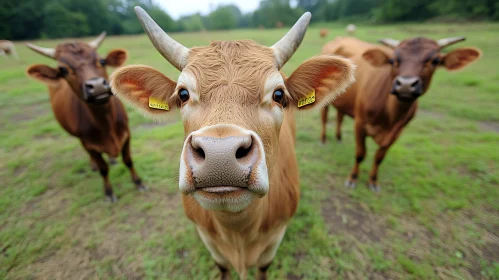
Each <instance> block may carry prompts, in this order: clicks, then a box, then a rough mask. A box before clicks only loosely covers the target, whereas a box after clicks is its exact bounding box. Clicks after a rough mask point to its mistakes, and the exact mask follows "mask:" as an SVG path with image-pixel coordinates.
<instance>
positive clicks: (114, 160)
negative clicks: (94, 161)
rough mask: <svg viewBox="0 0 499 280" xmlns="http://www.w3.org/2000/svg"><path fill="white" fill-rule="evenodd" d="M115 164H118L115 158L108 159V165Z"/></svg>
mask: <svg viewBox="0 0 499 280" xmlns="http://www.w3.org/2000/svg"><path fill="white" fill-rule="evenodd" d="M116 163H118V162H117V161H116V158H112V157H110V158H109V164H111V165H115V164H116Z"/></svg>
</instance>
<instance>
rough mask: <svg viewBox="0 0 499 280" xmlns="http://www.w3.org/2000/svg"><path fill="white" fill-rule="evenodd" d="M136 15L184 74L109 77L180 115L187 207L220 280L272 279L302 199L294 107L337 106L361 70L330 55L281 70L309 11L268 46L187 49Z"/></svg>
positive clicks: (139, 100)
mask: <svg viewBox="0 0 499 280" xmlns="http://www.w3.org/2000/svg"><path fill="white" fill-rule="evenodd" d="M135 11H136V13H137V15H138V17H139V19H140V21H141V23H142V25H143V27H144V29H145V30H146V33H147V35H148V36H149V38H150V39H151V41H152V42H153V44H154V46H155V47H156V49H157V50H158V51H159V52H160V53H161V54H162V55H163V56H164V57H165V58H166V59H167V60H168V61H169V62H170V63H171V64H172V65H173V66H175V67H176V68H177V69H178V70H179V71H181V74H180V77H179V78H178V81H177V82H175V81H173V80H171V79H170V78H168V77H166V76H165V75H163V74H162V73H161V72H159V71H157V70H155V69H153V68H151V67H147V66H142V65H137V66H128V67H125V68H122V69H120V70H118V71H117V72H115V73H114V74H113V75H112V76H111V85H112V88H113V91H114V93H115V94H117V95H118V97H119V98H120V99H122V100H124V101H126V102H127V103H129V104H131V105H132V106H133V107H135V108H136V109H137V110H138V111H139V112H141V113H142V114H144V115H145V116H148V117H152V118H155V119H158V120H161V119H164V118H167V117H168V116H169V115H170V114H171V112H172V111H174V110H179V111H180V115H181V117H182V120H183V124H184V132H185V141H184V146H183V149H182V154H181V156H180V170H179V188H180V191H181V192H182V200H183V205H184V211H185V213H186V215H187V217H188V218H189V219H190V220H192V221H193V222H194V223H195V224H196V228H197V232H198V234H199V236H200V237H201V240H202V241H203V242H204V244H205V246H206V247H207V248H208V250H209V251H210V253H211V255H212V257H213V259H214V260H215V262H216V263H217V264H218V266H219V268H220V270H221V274H222V275H221V276H222V278H224V277H228V276H229V272H228V269H229V268H230V267H231V266H232V267H233V268H234V269H235V270H236V271H237V272H238V273H239V275H240V277H241V278H243V279H245V278H246V275H247V270H248V268H249V267H252V266H257V267H258V268H259V276H260V277H261V278H263V279H264V278H265V276H266V269H267V268H268V266H269V265H270V263H271V261H272V259H273V258H274V256H275V253H276V251H277V249H278V247H279V244H280V242H281V240H282V238H283V236H284V233H285V231H286V225H287V223H288V221H289V220H290V219H291V217H292V216H293V214H294V213H295V210H296V207H297V204H298V199H299V180H298V164H297V161H296V157H295V131H296V127H295V120H294V111H295V110H298V109H309V108H312V107H316V108H321V107H322V106H325V105H326V104H328V103H329V102H331V100H332V99H333V98H335V97H336V96H337V95H338V94H340V93H341V92H343V91H344V90H345V88H346V87H347V86H348V85H349V84H350V83H351V82H352V81H353V66H352V64H351V63H350V61H349V60H347V59H344V58H339V57H335V56H329V55H328V56H318V57H314V58H311V59H309V60H307V61H305V62H304V63H303V64H301V65H300V66H299V67H298V69H296V70H295V72H294V73H293V74H292V75H291V76H290V77H287V78H286V77H285V76H284V75H283V74H281V73H280V72H279V69H281V67H282V66H283V65H284V64H285V63H286V62H287V61H288V59H289V58H290V57H291V56H292V55H293V53H294V52H295V50H296V48H298V46H299V45H300V43H301V41H302V39H303V36H304V35H305V31H306V28H307V26H308V22H309V20H310V13H305V14H304V15H303V16H302V17H301V18H300V19H299V20H298V22H297V23H296V24H295V25H294V26H293V28H292V29H291V30H290V31H289V32H288V33H287V34H286V35H285V36H284V37H283V38H282V39H281V40H280V41H279V42H277V43H276V44H274V45H273V46H272V47H270V48H269V47H265V46H261V45H258V44H256V43H255V42H253V41H250V40H242V41H221V42H213V43H211V44H210V45H209V46H204V47H193V48H191V49H188V48H186V47H184V46H183V45H181V44H180V43H178V42H176V41H174V40H173V39H172V38H170V37H169V36H168V35H167V34H166V33H165V32H164V31H163V30H162V29H161V28H160V27H159V26H158V25H157V24H156V23H155V22H154V21H153V20H152V19H151V18H150V17H149V15H147V13H146V12H145V11H144V10H142V9H141V8H139V7H136V8H135ZM314 94H315V95H314ZM307 96H308V98H307ZM314 97H315V99H314ZM314 100H315V101H314ZM297 103H300V105H304V106H300V105H298V104H297ZM307 104H308V105H307ZM298 106H300V107H299V108H298ZM154 108H162V109H163V110H158V109H154Z"/></svg>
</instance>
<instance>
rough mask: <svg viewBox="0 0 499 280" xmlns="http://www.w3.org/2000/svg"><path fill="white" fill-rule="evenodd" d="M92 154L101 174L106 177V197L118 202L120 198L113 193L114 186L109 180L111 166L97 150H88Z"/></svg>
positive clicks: (103, 177)
mask: <svg viewBox="0 0 499 280" xmlns="http://www.w3.org/2000/svg"><path fill="white" fill-rule="evenodd" d="M88 153H89V154H90V157H92V160H93V161H94V162H95V163H96V164H97V167H98V168H99V171H100V175H101V176H102V179H104V193H105V194H106V197H107V198H108V199H109V201H111V202H116V201H118V199H117V198H116V196H115V195H114V193H113V187H112V186H111V183H110V182H109V176H108V174H109V167H108V165H107V163H106V161H105V160H104V158H102V154H101V153H99V152H96V151H88Z"/></svg>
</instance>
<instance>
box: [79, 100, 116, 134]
mask: <svg viewBox="0 0 499 280" xmlns="http://www.w3.org/2000/svg"><path fill="white" fill-rule="evenodd" d="M112 98H113V97H111V98H110V99H109V101H108V102H107V103H106V104H101V105H96V104H90V103H85V104H86V107H87V108H88V112H89V113H90V118H91V121H92V123H93V124H94V125H96V126H98V127H99V126H106V127H109V126H111V118H112V116H113V106H111V102H112ZM80 102H83V101H80Z"/></svg>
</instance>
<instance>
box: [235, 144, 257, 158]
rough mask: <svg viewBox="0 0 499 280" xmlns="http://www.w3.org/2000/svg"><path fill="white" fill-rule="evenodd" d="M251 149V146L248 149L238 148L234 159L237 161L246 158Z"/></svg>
mask: <svg viewBox="0 0 499 280" xmlns="http://www.w3.org/2000/svg"><path fill="white" fill-rule="evenodd" d="M252 147H253V145H250V146H249V147H247V148H245V147H240V148H239V149H237V151H236V158H237V159H242V158H244V157H245V156H247V155H248V154H249V152H250V151H251V148H252Z"/></svg>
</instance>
